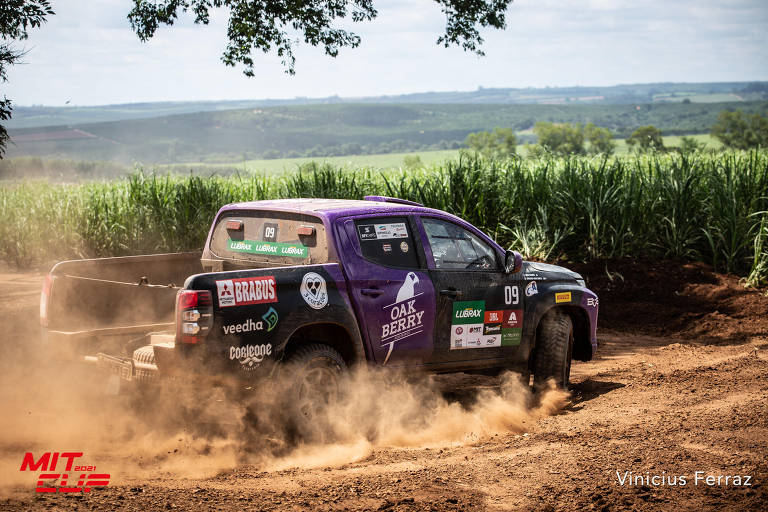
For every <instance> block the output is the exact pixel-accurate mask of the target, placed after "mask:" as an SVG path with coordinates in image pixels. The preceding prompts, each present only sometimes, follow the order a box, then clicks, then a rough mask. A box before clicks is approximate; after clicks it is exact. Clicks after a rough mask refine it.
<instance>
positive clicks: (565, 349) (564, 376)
mask: <svg viewBox="0 0 768 512" xmlns="http://www.w3.org/2000/svg"><path fill="white" fill-rule="evenodd" d="M572 352H573V322H572V321H571V317H569V316H568V315H567V314H566V313H565V312H564V311H563V310H562V309H559V308H553V309H550V310H549V311H548V312H547V314H546V315H544V318H542V319H541V323H540V324H539V330H538V335H537V337H536V348H535V356H534V361H533V387H534V389H535V390H537V391H538V390H540V389H542V388H544V387H546V385H547V381H548V380H549V379H554V381H555V384H556V385H557V387H559V388H562V389H566V388H568V380H569V378H570V375H571V353H572Z"/></svg>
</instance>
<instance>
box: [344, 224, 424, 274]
mask: <svg viewBox="0 0 768 512" xmlns="http://www.w3.org/2000/svg"><path fill="white" fill-rule="evenodd" d="M355 230H356V231H357V239H358V240H359V241H360V248H361V249H362V252H363V257H364V258H365V259H367V260H370V261H372V262H374V263H378V264H379V265H383V266H385V267H399V268H419V258H418V256H417V254H416V244H414V243H413V233H411V227H410V225H409V224H408V219H407V218H406V217H378V218H370V219H360V220H356V221H355Z"/></svg>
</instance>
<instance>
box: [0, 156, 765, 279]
mask: <svg viewBox="0 0 768 512" xmlns="http://www.w3.org/2000/svg"><path fill="white" fill-rule="evenodd" d="M369 194H379V195H389V196H396V197H400V198H403V199H410V200H414V201H418V202H420V203H423V204H425V205H427V206H431V207H434V208H439V209H442V210H446V211H449V212H452V213H455V214H456V215H458V216H460V217H463V218H465V219H467V220H468V221H470V222H472V223H473V224H475V225H476V226H478V227H481V228H482V229H484V230H485V231H486V232H488V233H489V234H490V235H491V236H492V237H494V238H495V239H496V240H498V241H499V242H500V243H501V244H502V245H504V246H505V247H510V248H513V249H517V250H520V251H521V252H523V253H524V255H525V256H526V257H529V258H537V259H562V258H567V259H572V260H587V259H594V258H621V257H651V256H652V257H663V258H675V259H681V260H703V261H706V262H709V263H711V264H713V265H715V266H716V267H717V268H719V269H721V270H725V271H729V272H735V273H738V274H740V275H744V276H749V279H750V280H751V282H753V283H755V284H756V283H759V282H765V280H766V278H768V219H767V218H766V215H768V214H766V211H768V152H766V151H750V152H725V153H720V154H712V153H698V154H683V155H679V154H672V155H669V154H667V155H662V154H648V155H640V156H617V157H608V158H600V157H594V158H589V157H572V158H543V159H540V160H529V159H525V160H524V159H510V160H486V159H483V158H480V157H472V156H467V155H464V156H462V157H461V158H459V159H456V160H451V161H446V162H444V163H441V164H436V165H433V166H431V167H428V168H424V169H421V170H417V171H400V172H396V173H378V172H373V171H370V170H366V169H362V170H351V169H343V168H338V167H333V166H330V165H316V164H308V165H305V166H303V167H302V168H301V170H300V171H299V172H295V173H292V174H285V175H281V176H275V175H270V176H263V175H241V176H229V177H219V176H211V177H207V178H203V177H200V176H188V177H179V176H170V175H165V176H160V175H152V174H149V175H147V174H143V173H137V174H134V175H131V176H130V177H129V178H127V179H122V180H116V181H110V182H89V183H82V184H77V185H55V184H49V183H47V182H21V183H15V184H6V185H3V186H2V187H0V258H2V259H3V260H5V261H7V262H9V263H12V264H16V265H18V266H30V265H36V264H41V263H47V262H50V261H52V260H55V259H63V258H72V257H86V256H87V257H101V256H114V255H127V254H140V253H152V252H165V251H181V250H194V249H199V248H200V247H201V246H202V245H203V243H204V241H205V236H206V234H207V232H208V227H209V224H210V222H211V220H212V219H213V216H214V214H215V213H216V211H217V210H218V208H219V207H221V206H222V205H224V204H226V203H231V202H238V201H246V200H258V199H269V198H278V197H327V198H358V199H359V198H362V197H363V196H365V195H369Z"/></svg>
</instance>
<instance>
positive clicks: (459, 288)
mask: <svg viewBox="0 0 768 512" xmlns="http://www.w3.org/2000/svg"><path fill="white" fill-rule="evenodd" d="M420 223H421V226H420V228H421V229H422V230H423V235H424V237H425V238H426V240H427V242H426V247H425V255H426V257H427V258H428V267H429V270H428V273H429V276H430V279H431V280H432V283H433V284H434V286H435V293H436V299H437V301H436V312H435V342H434V351H433V353H432V358H431V359H430V363H433V364H439V363H456V362H460V361H468V360H489V364H491V363H493V361H492V360H507V359H511V358H513V357H514V356H515V353H516V352H517V349H518V347H519V346H520V343H521V340H522V325H523V324H522V322H523V310H524V304H523V293H522V291H523V288H522V284H523V282H522V281H521V280H520V279H521V278H520V276H519V275H513V274H507V273H506V272H504V268H503V261H502V256H501V254H500V250H499V249H497V248H496V247H495V246H494V245H492V244H490V243H489V242H488V241H487V240H486V239H485V237H483V236H482V235H481V234H480V233H479V232H476V231H474V230H473V229H471V228H470V227H469V226H464V225H460V224H458V223H456V222H453V221H452V220H450V219H446V218H438V217H428V216H422V217H420Z"/></svg>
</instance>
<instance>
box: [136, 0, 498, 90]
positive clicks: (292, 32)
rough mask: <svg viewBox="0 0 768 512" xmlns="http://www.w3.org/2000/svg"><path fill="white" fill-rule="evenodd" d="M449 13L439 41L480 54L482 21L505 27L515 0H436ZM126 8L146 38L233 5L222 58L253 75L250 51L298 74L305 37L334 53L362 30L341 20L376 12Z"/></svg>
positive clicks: (270, 1) (298, 5)
mask: <svg viewBox="0 0 768 512" xmlns="http://www.w3.org/2000/svg"><path fill="white" fill-rule="evenodd" d="M434 1H435V2H437V3H438V4H439V5H440V8H441V10H442V11H443V13H444V14H445V16H446V25H445V33H444V34H443V35H441V36H440V37H439V38H438V39H437V44H441V45H443V46H445V47H449V46H452V45H456V46H459V47H461V48H463V49H464V50H466V51H471V52H474V53H477V54H479V55H482V54H483V52H482V50H481V49H480V46H481V45H482V43H483V38H482V37H481V36H480V32H479V30H478V27H492V28H497V29H503V28H505V27H506V19H505V15H506V9H507V7H508V6H509V4H510V3H511V2H512V0H434ZM133 3H134V5H133V9H132V10H131V12H130V13H129V14H128V19H129V20H130V22H131V26H132V27H133V30H134V31H135V32H136V35H138V36H139V39H141V40H142V41H147V40H148V39H150V38H151V37H152V36H153V35H154V34H155V31H156V30H157V29H158V27H159V26H160V25H173V23H174V22H175V21H176V19H177V18H178V16H179V13H180V12H181V13H184V12H188V11H191V12H192V13H194V16H195V23H199V24H204V25H207V24H208V23H209V21H210V17H211V11H212V10H213V9H219V8H226V9H228V11H229V23H228V27H227V39H228V40H229V42H228V44H227V47H226V49H225V50H224V54H223V55H222V60H223V61H224V63H225V64H226V65H228V66H235V65H237V64H242V65H243V66H245V69H244V73H245V75H246V76H254V74H255V70H254V61H253V57H252V54H253V52H254V51H256V50H261V51H262V52H264V53H269V52H271V51H273V50H274V51H275V52H276V53H277V56H278V57H280V59H281V61H282V64H283V66H284V67H285V68H286V72H287V73H289V74H294V67H295V63H296V58H295V56H294V52H293V48H294V44H295V43H296V42H298V41H299V38H302V39H303V40H304V42H305V43H307V44H309V45H312V46H321V47H322V48H323V49H324V50H325V53H326V54H327V55H329V56H331V57H336V56H337V55H338V54H339V50H341V48H344V47H350V48H356V47H357V46H359V45H360V36H358V35H357V34H355V33H354V32H351V31H349V30H347V29H345V28H340V22H344V21H347V20H349V19H351V21H352V22H354V23H359V22H364V21H370V20H373V19H374V18H376V16H377V15H378V12H377V11H376V9H375V7H374V5H373V4H374V2H373V0H310V1H305V2H296V1H294V0H133Z"/></svg>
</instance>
